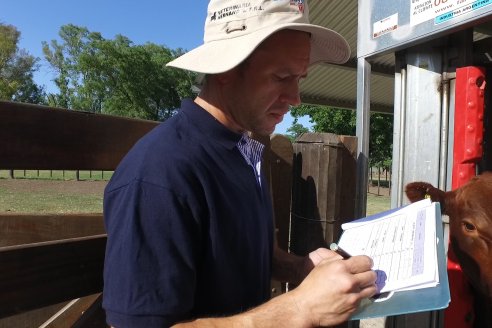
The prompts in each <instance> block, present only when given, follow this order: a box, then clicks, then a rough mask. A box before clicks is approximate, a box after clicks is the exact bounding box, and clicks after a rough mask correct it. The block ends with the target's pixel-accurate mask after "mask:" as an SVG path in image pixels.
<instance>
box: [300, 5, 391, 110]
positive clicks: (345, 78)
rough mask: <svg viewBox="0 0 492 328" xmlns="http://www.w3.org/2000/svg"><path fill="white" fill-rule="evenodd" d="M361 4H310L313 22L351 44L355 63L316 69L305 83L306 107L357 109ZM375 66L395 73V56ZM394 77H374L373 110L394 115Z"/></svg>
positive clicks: (388, 56) (372, 83) (380, 61)
mask: <svg viewBox="0 0 492 328" xmlns="http://www.w3.org/2000/svg"><path fill="white" fill-rule="evenodd" d="M357 8H358V1H357V0H309V10H310V20H311V23H313V24H318V25H321V26H325V27H328V28H330V29H333V30H335V31H336V32H338V33H340V34H341V35H342V36H343V37H344V38H345V39H346V40H347V42H348V43H349V45H350V49H351V52H352V54H351V60H350V61H349V63H348V64H347V65H345V66H338V65H327V64H323V65H316V66H314V67H312V68H311V69H310V72H309V74H308V77H307V78H306V79H305V80H303V81H302V83H301V99H302V101H303V102H304V103H311V104H322V105H328V106H335V107H344V108H351V109H355V107H356V98H357V70H356V63H357V59H356V58H357V15H358V13H357V10H358V9H357ZM374 63H375V64H377V65H381V66H383V67H386V68H387V70H388V71H392V70H393V67H394V58H393V55H392V54H390V55H385V56H382V57H381V58H378V59H377V60H375V61H374ZM393 90H394V77H393V75H392V74H387V75H381V74H379V75H376V74H372V76H371V110H373V111H383V112H392V111H393V97H394V95H393V93H394V92H393Z"/></svg>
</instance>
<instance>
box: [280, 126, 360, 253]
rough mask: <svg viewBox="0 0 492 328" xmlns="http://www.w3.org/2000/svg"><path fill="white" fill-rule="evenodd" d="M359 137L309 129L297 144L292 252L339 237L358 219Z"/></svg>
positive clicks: (326, 242)
mask: <svg viewBox="0 0 492 328" xmlns="http://www.w3.org/2000/svg"><path fill="white" fill-rule="evenodd" d="M356 147H357V139H356V138H355V137H349V136H343V137H339V136H337V135H335V134H331V133H305V134H302V135H301V136H300V137H298V138H297V139H296V141H295V142H294V144H293V148H294V162H293V182H292V213H291V217H292V218H291V241H290V250H291V252H293V253H295V254H298V255H306V254H308V253H309V252H311V251H313V250H315V249H317V248H318V247H327V246H328V244H329V243H331V242H333V241H337V240H338V239H339V237H340V234H341V224H342V223H344V222H347V221H351V220H352V219H354V215H355V182H356V181H355V177H356V157H355V156H356V155H355V154H356V151H355V150H356Z"/></svg>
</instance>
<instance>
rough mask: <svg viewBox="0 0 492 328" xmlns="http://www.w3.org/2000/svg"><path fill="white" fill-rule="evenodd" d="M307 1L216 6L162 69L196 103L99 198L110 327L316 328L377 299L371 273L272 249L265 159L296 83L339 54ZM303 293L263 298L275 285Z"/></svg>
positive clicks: (367, 267)
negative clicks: (183, 83) (312, 19)
mask: <svg viewBox="0 0 492 328" xmlns="http://www.w3.org/2000/svg"><path fill="white" fill-rule="evenodd" d="M307 15H308V7H307V4H304V3H303V1H290V0H276V1H272V0H270V1H255V2H254V3H252V2H248V1H245V0H244V1H241V0H212V1H211V2H210V4H209V9H208V16H207V22H206V25H205V43H204V44H203V45H202V46H200V47H198V48H196V49H194V50H192V51H190V52H188V53H187V54H185V55H183V56H182V57H180V58H178V59H176V60H174V61H173V62H171V63H169V65H170V66H175V67H178V68H183V69H188V70H192V71H195V72H198V73H203V74H205V78H204V82H203V87H202V89H201V92H200V94H199V96H198V97H197V98H196V99H195V100H194V101H191V100H185V101H183V103H182V106H181V109H180V111H179V113H178V114H176V115H175V116H174V117H172V118H171V119H169V120H167V121H166V122H165V123H163V124H161V125H160V126H158V127H157V128H155V129H154V130H153V131H151V132H150V133H149V134H148V135H147V136H145V137H143V138H142V139H141V140H140V141H139V142H138V143H137V144H136V145H135V146H134V148H133V149H132V150H131V151H130V152H129V153H128V154H127V156H126V157H125V159H124V160H123V161H122V163H121V164H120V166H119V167H118V169H117V170H116V172H115V174H114V176H113V178H112V179H111V181H110V183H109V184H108V186H107V188H106V191H105V204H104V214H105V222H106V229H107V232H108V244H107V250H106V263H105V272H104V276H105V285H104V302H103V306H104V308H105V310H106V314H107V321H108V323H109V324H111V325H112V326H114V327H117V328H123V327H169V326H173V325H175V326H176V327H188V326H189V327H194V326H197V327H198V326H199V327H208V326H211V327H212V326H213V327H231V326H238V327H250V326H251V327H316V326H328V325H335V324H338V323H341V322H343V321H345V320H347V319H348V318H349V317H350V314H351V313H353V311H355V309H356V307H357V305H358V304H359V302H360V300H361V299H363V298H366V297H370V296H372V295H373V294H375V293H376V286H375V280H376V275H375V273H374V272H373V271H371V265H372V263H371V260H370V259H369V258H368V257H365V256H354V257H352V258H350V259H347V260H343V259H342V258H341V257H340V256H339V255H337V254H335V253H334V252H331V251H330V250H327V249H323V248H322V249H318V250H316V251H314V252H312V253H311V254H309V256H307V257H299V256H296V255H293V254H288V253H286V252H284V251H282V250H280V249H279V248H277V247H276V246H274V235H273V215H272V208H271V200H270V195H269V190H268V188H267V187H268V186H267V183H266V182H265V180H264V176H263V174H262V172H261V170H260V164H261V152H262V145H261V144H259V143H258V142H256V141H254V140H252V139H250V138H248V137H247V132H254V133H257V134H260V135H269V134H271V133H272V132H273V131H274V129H275V125H276V124H278V123H279V122H280V121H281V120H282V118H283V116H284V114H285V113H287V111H288V109H289V106H291V105H298V104H299V103H300V98H299V81H300V80H301V79H302V78H304V77H305V76H306V75H307V70H308V67H309V66H310V65H311V64H314V63H316V62H320V61H326V62H332V63H341V62H344V61H346V60H347V59H348V57H349V48H348V45H347V43H346V41H345V40H344V39H343V38H342V37H341V36H339V35H338V34H336V33H335V32H333V31H331V30H328V29H325V28H322V27H318V26H314V25H311V24H309V23H308V18H307ZM272 276H273V277H274V278H276V279H278V280H282V281H289V282H294V283H296V284H299V286H298V287H297V288H295V289H294V290H292V291H290V292H288V293H285V294H282V295H280V296H278V297H276V298H274V299H271V300H270V299H269V298H270V285H269V284H270V278H271V277H272Z"/></svg>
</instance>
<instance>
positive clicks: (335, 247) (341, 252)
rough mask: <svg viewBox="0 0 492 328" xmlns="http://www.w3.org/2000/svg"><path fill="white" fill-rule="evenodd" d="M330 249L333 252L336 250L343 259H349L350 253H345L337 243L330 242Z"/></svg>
mask: <svg viewBox="0 0 492 328" xmlns="http://www.w3.org/2000/svg"><path fill="white" fill-rule="evenodd" d="M330 249H331V250H332V251H334V252H336V253H337V254H338V255H341V256H342V257H343V258H344V259H345V260H346V259H349V258H350V257H351V255H350V254H349V253H347V252H346V251H345V250H344V249H343V248H341V247H340V246H338V244H337V243H331V244H330Z"/></svg>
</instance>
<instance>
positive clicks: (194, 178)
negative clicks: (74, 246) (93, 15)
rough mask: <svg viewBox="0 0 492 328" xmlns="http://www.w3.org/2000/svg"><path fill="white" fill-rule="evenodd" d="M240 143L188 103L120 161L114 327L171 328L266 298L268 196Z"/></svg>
mask: <svg viewBox="0 0 492 328" xmlns="http://www.w3.org/2000/svg"><path fill="white" fill-rule="evenodd" d="M240 139H241V135H240V134H236V133H234V132H232V131H230V130H228V129H227V128H225V127H224V126H223V125H222V124H220V123H219V122H218V121H217V120H215V119H214V118H213V116H211V115H210V114H209V113H208V112H206V111H205V110H204V109H202V108H201V107H199V106H198V105H197V104H195V103H194V102H193V101H191V100H186V101H183V103H182V108H181V109H180V111H179V112H178V113H177V114H176V115H175V116H173V117H172V118H170V119H168V120H167V121H166V122H164V123H162V124H160V125H159V126H157V127H156V128H154V129H153V130H152V131H151V132H149V133H148V134H147V135H146V136H144V137H143V138H142V139H141V140H139V141H138V142H137V143H136V144H135V146H134V147H133V148H132V149H131V150H130V152H129V153H128V154H127V155H126V157H125V158H124V159H123V160H122V162H121V163H120V165H119V166H118V168H117V170H116V171H115V173H114V175H113V177H112V178H111V181H110V182H109V183H108V185H107V187H106V190H105V194H104V219H105V225H106V231H107V233H108V242H107V247H106V259H105V267H104V294H103V296H104V299H103V307H104V309H105V310H106V317H107V321H108V323H109V324H111V325H113V326H115V327H118V328H124V327H168V326H170V325H172V324H174V323H176V322H178V321H182V320H187V319H193V318H199V317H210V316H224V315H231V314H235V313H238V312H242V311H245V310H248V309H250V308H251V307H254V306H257V305H259V304H261V303H263V302H265V301H266V300H268V299H269V297H270V277H271V263H272V247H273V246H272V245H273V222H272V220H273V219H272V207H271V200H270V194H269V191H268V188H267V183H266V181H264V177H261V179H262V181H261V187H260V184H259V183H258V182H257V180H256V176H255V172H254V170H253V169H252V167H251V166H250V165H248V164H247V162H246V161H245V159H244V158H243V156H242V155H241V153H240V151H239V150H238V148H237V143H238V141H239V140H240Z"/></svg>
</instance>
